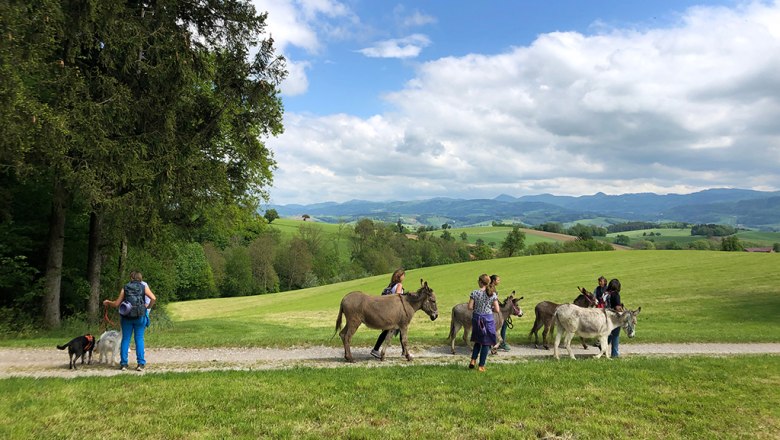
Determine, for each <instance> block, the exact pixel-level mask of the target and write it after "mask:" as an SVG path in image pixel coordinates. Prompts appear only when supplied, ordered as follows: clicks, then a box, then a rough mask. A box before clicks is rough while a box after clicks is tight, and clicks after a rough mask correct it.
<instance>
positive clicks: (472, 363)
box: [469, 359, 477, 370]
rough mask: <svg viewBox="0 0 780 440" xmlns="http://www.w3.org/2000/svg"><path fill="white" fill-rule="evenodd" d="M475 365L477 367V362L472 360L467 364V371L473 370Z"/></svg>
mask: <svg viewBox="0 0 780 440" xmlns="http://www.w3.org/2000/svg"><path fill="white" fill-rule="evenodd" d="M476 365H477V360H476V359H472V360H471V363H469V370H473V369H474V366H476Z"/></svg>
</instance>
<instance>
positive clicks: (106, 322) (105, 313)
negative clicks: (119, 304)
mask: <svg viewBox="0 0 780 440" xmlns="http://www.w3.org/2000/svg"><path fill="white" fill-rule="evenodd" d="M109 325H111V327H116V324H114V321H112V320H111V318H109V317H108V306H107V305H105V304H103V322H101V323H100V329H101V331H106V330H107V329H108V326H109Z"/></svg>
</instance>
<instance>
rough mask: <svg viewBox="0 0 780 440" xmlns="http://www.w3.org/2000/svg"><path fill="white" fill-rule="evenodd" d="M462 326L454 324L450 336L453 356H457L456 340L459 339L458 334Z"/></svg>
mask: <svg viewBox="0 0 780 440" xmlns="http://www.w3.org/2000/svg"><path fill="white" fill-rule="evenodd" d="M460 328H461V325H460V324H458V323H453V324H452V334H451V335H450V349H451V351H452V354H455V339H456V338H457V337H458V332H459V331H460Z"/></svg>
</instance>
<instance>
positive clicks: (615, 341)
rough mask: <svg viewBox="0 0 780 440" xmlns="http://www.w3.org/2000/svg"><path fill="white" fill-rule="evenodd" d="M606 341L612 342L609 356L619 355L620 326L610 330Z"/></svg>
mask: <svg viewBox="0 0 780 440" xmlns="http://www.w3.org/2000/svg"><path fill="white" fill-rule="evenodd" d="M607 343H608V344H612V352H611V354H610V356H611V357H613V358H616V357H620V327H618V328H616V329H614V330H612V333H610V334H609V336H608V337H607Z"/></svg>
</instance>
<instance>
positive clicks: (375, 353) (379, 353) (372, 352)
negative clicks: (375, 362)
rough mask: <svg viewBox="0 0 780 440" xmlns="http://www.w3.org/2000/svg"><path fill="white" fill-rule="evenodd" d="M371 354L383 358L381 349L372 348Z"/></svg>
mask: <svg viewBox="0 0 780 440" xmlns="http://www.w3.org/2000/svg"><path fill="white" fill-rule="evenodd" d="M371 356H374V357H375V358H377V359H382V353H381V352H380V351H379V350H371Z"/></svg>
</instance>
